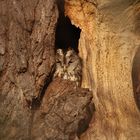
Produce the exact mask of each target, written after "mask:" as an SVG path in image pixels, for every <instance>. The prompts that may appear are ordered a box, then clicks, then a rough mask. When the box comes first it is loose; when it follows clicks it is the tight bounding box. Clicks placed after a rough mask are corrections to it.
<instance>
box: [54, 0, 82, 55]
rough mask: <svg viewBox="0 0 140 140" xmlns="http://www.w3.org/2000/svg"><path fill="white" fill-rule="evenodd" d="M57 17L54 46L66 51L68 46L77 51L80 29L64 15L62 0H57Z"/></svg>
mask: <svg viewBox="0 0 140 140" xmlns="http://www.w3.org/2000/svg"><path fill="white" fill-rule="evenodd" d="M57 6H58V11H59V18H58V21H57V25H56V34H55V46H56V49H58V48H60V49H63V50H64V51H66V50H67V49H68V48H69V47H70V48H72V49H74V50H75V51H76V52H77V53H78V41H79V38H80V32H81V29H80V28H77V27H76V26H74V25H72V24H71V21H70V19H69V18H68V17H67V16H65V12H64V0H57Z"/></svg>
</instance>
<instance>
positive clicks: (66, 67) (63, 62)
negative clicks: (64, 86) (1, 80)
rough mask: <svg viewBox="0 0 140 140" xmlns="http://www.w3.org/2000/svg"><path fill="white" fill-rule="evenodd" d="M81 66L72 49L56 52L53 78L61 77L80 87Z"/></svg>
mask: <svg viewBox="0 0 140 140" xmlns="http://www.w3.org/2000/svg"><path fill="white" fill-rule="evenodd" d="M81 76H82V64H81V59H80V57H79V56H78V54H77V53H76V52H75V51H74V50H73V49H68V50H67V51H65V52H64V51H63V50H62V49H58V50H57V51H56V71H55V74H54V77H61V78H63V79H67V80H70V81H74V82H76V85H77V86H80V85H81V78H82V77H81Z"/></svg>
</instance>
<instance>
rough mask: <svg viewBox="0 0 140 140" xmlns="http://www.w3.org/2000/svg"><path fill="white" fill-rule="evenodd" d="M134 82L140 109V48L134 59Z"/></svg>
mask: <svg viewBox="0 0 140 140" xmlns="http://www.w3.org/2000/svg"><path fill="white" fill-rule="evenodd" d="M132 81H133V91H134V97H135V101H136V104H137V106H138V108H139V109H140V48H139V49H138V50H137V52H136V54H135V57H134V59H133V66H132Z"/></svg>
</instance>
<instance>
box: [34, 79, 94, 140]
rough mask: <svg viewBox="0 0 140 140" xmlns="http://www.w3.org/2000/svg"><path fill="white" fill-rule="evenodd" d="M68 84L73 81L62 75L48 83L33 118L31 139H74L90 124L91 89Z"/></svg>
mask: <svg viewBox="0 0 140 140" xmlns="http://www.w3.org/2000/svg"><path fill="white" fill-rule="evenodd" d="M54 85H55V86H56V85H57V87H58V88H57V89H55V88H54ZM69 85H73V83H72V82H69V81H66V80H65V81H63V80H62V79H56V80H55V81H53V82H52V83H51V84H50V85H49V87H48V89H47V91H46V93H45V96H44V98H43V103H42V107H41V110H39V111H38V112H37V113H36V116H35V119H34V121H33V129H32V139H35V140H39V139H41V140H74V139H76V138H78V137H79V136H80V135H81V134H82V133H83V132H84V131H85V130H86V129H87V128H88V125H89V122H90V121H91V118H92V115H93V111H94V106H93V104H92V93H91V92H89V90H87V89H81V88H79V89H74V90H73V89H72V88H69V87H71V86H69ZM62 86H63V87H62ZM73 86H74V85H73Z"/></svg>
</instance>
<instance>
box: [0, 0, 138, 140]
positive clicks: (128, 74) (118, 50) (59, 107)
mask: <svg viewBox="0 0 140 140" xmlns="http://www.w3.org/2000/svg"><path fill="white" fill-rule="evenodd" d="M58 2H59V0H58ZM60 2H62V3H64V2H63V0H60ZM64 4H65V5H64V6H65V9H64V12H65V15H66V16H68V17H69V19H70V20H71V23H72V24H73V25H75V26H76V27H79V28H80V29H81V30H80V31H81V33H80V39H79V44H78V49H79V55H80V57H81V59H82V61H83V73H82V76H83V79H82V88H80V89H77V90H75V89H74V88H73V87H74V86H73V84H72V83H71V82H69V81H64V80H62V79H61V80H59V79H58V80H54V79H53V78H52V74H53V65H54V64H55V61H54V60H55V53H54V52H55V31H56V23H57V19H58V15H59V14H58V8H57V3H56V1H55V0H51V1H50V0H24V1H22V0H5V1H0V139H2V140H17V139H18V140H19V139H23V140H28V139H33V138H34V139H41V140H42V139H46V138H48V139H56V137H59V138H60V139H66V140H67V139H74V138H76V136H78V137H80V139H81V140H106V139H108V140H128V139H129V140H139V138H140V133H139V132H140V112H139V108H138V106H139V104H138V101H139V100H138V97H139V96H134V95H135V93H136V91H138V90H137V89H139V88H138V87H139V84H137V83H138V79H139V78H138V75H139V72H138V69H137V68H136V67H137V64H138V65H139V63H138V62H139V57H137V56H139V55H137V54H136V52H137V53H138V54H139V46H140V36H139V35H140V28H139V26H140V20H139V19H140V18H139V17H140V10H139V9H140V2H139V0H117V1H116V0H65V3H64ZM61 12H62V11H61ZM76 43H77V42H76ZM62 44H63V43H62ZM135 62H136V63H135ZM135 68H136V69H135ZM135 79H136V80H135ZM85 88H88V89H90V91H91V93H93V99H92V100H93V102H94V103H95V108H96V111H95V114H94V119H92V121H91V122H90V120H91V116H92V111H93V110H94V108H93V109H90V106H89V104H90V102H91V97H92V96H91V93H90V92H89V91H87V90H85ZM85 93H86V94H85ZM134 97H135V98H134ZM72 99H73V100H72ZM36 101H39V108H38V110H37V111H36V110H31V109H30V108H29V107H31V105H32V107H34V105H35V106H36V104H37V102H36ZM136 102H137V103H136ZM40 105H41V106H40ZM66 108H67V109H66ZM91 110H92V111H91ZM49 111H50V112H49ZM70 111H71V113H70ZM60 112H61V113H60ZM49 113H50V114H49ZM59 115H60V116H59ZM52 116H53V117H52ZM62 118H63V119H64V121H62ZM67 119H68V120H67ZM57 120H59V121H57ZM71 121H72V123H71ZM50 122H51V123H50ZM89 122H90V125H89ZM83 124H84V125H83ZM48 125H50V127H49V126H48ZM81 126H85V127H83V128H82V127H81ZM88 126H89V128H88V130H87V131H86V132H85V133H84V134H81V133H83V132H84V131H85V130H86V129H87V127H88ZM39 128H40V129H39ZM59 128H60V129H59ZM64 128H66V129H65V131H64V132H62V130H64ZM47 131H48V132H49V133H48V132H47ZM58 132H59V134H58ZM60 132H61V133H60Z"/></svg>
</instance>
